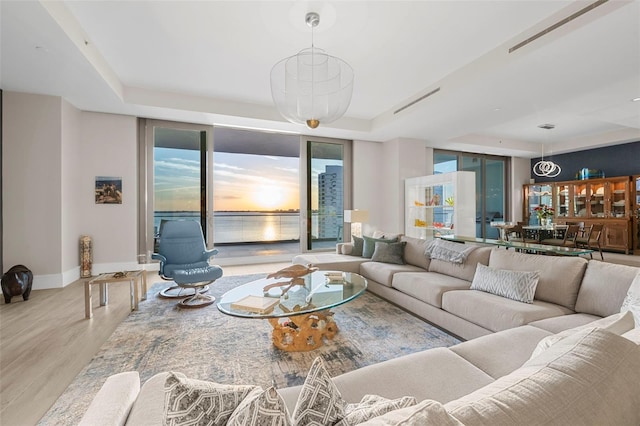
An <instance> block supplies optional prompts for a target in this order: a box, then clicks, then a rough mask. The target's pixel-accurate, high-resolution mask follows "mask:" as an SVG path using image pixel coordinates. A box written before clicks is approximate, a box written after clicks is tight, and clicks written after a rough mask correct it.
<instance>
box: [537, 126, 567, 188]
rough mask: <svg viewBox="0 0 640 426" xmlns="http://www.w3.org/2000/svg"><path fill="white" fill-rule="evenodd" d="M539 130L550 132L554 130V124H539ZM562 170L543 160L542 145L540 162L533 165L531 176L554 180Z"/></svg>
mask: <svg viewBox="0 0 640 426" xmlns="http://www.w3.org/2000/svg"><path fill="white" fill-rule="evenodd" d="M538 127H539V128H541V129H545V130H552V129H555V127H556V126H555V124H541V125H539V126H538ZM561 171H562V169H561V168H560V166H559V165H558V164H556V163H554V162H553V161H550V160H547V161H545V160H544V144H542V156H541V157H540V161H538V162H537V163H536V164H534V165H533V174H535V175H536V176H540V177H548V178H554V177H556V176H558V175H559V174H560V172H561Z"/></svg>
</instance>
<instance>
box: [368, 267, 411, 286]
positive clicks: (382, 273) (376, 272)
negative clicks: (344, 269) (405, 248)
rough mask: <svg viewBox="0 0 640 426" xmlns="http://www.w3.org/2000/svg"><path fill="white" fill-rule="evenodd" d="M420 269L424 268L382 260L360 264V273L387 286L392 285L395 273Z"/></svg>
mask: <svg viewBox="0 0 640 426" xmlns="http://www.w3.org/2000/svg"><path fill="white" fill-rule="evenodd" d="M419 271H423V270H422V269H420V268H418V267H417V266H413V265H396V264H393V263H382V262H365V263H363V264H361V265H360V275H362V276H363V277H365V278H367V279H371V280H373V281H376V282H378V283H380V284H382V285H385V286H387V287H391V280H392V278H393V275H394V274H396V273H398V272H419Z"/></svg>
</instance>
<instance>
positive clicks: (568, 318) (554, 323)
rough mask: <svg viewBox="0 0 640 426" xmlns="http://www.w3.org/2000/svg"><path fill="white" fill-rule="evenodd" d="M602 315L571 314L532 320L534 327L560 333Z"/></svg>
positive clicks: (531, 323)
mask: <svg viewBox="0 0 640 426" xmlns="http://www.w3.org/2000/svg"><path fill="white" fill-rule="evenodd" d="M600 318H601V317H599V316H596V315H591V314H569V315H560V316H559V317H553V318H545V319H542V320H538V321H533V322H530V323H529V325H530V326H532V327H537V328H541V329H543V330H545V331H548V332H549V333H553V334H556V333H560V332H561V331H564V330H568V329H570V328H574V327H578V326H581V325H584V324H588V323H590V322H593V321H596V320H599V319H600Z"/></svg>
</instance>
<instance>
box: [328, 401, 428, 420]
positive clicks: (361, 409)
mask: <svg viewBox="0 0 640 426" xmlns="http://www.w3.org/2000/svg"><path fill="white" fill-rule="evenodd" d="M416 403H417V401H416V399H415V398H414V397H412V396H405V397H402V398H398V399H387V398H384V397H382V396H378V395H365V396H364V397H362V400H361V401H360V402H359V403H358V404H348V405H347V407H346V409H345V416H344V418H343V419H342V420H340V421H339V422H338V423H336V424H335V426H352V425H359V424H360V423H363V422H366V421H367V420H370V419H373V418H374V417H378V416H382V415H383V414H386V413H388V412H390V411H394V410H399V409H401V408H406V407H411V406H412V405H416Z"/></svg>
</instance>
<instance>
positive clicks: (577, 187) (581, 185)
mask: <svg viewBox="0 0 640 426" xmlns="http://www.w3.org/2000/svg"><path fill="white" fill-rule="evenodd" d="M536 185H537V187H538V188H542V187H543V186H544V187H545V190H543V191H542V192H541V193H542V194H546V192H547V191H546V188H549V187H550V188H551V194H552V195H551V197H550V201H549V202H544V201H545V198H544V196H542V197H541V198H540V199H538V200H536V199H535V198H534V197H532V196H531V195H530V194H531V193H532V192H533V188H535V187H536ZM634 185H636V182H634ZM639 185H640V184H639ZM523 189H524V191H523V192H524V209H525V211H524V213H525V214H524V217H525V221H526V222H527V223H530V224H537V218H536V219H535V220H532V219H530V217H531V215H533V217H534V218H535V215H534V214H533V213H532V211H533V208H535V205H534V204H535V203H536V202H538V203H540V204H550V205H551V206H552V207H553V208H554V210H555V217H554V222H556V223H559V224H564V223H566V222H581V223H582V224H583V225H584V227H589V226H591V225H592V224H594V223H603V224H604V225H605V226H604V231H603V236H602V240H601V244H602V248H603V249H609V250H617V251H624V252H625V253H627V254H628V253H629V250H630V249H631V248H634V247H636V245H635V243H633V239H632V235H636V234H637V230H635V229H634V230H633V232H632V226H637V222H638V219H635V223H636V225H633V223H632V217H633V216H635V215H637V209H636V210H634V205H633V203H634V202H636V201H639V200H634V197H635V198H637V197H636V196H635V194H636V191H635V186H633V187H632V185H631V178H630V177H629V176H622V177H615V178H602V179H585V180H575V181H566V182H554V183H552V184H535V185H534V184H530V185H524V188H523ZM631 189H633V190H634V192H633V194H634V195H633V196H632V194H631ZM634 212H635V213H634ZM534 222H536V223H534Z"/></svg>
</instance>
